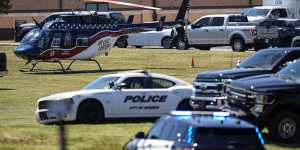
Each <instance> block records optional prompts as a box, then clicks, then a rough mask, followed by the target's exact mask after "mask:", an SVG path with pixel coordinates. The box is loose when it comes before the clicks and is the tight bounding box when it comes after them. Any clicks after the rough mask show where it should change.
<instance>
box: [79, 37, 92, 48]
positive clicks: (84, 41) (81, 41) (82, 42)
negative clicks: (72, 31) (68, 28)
mask: <svg viewBox="0 0 300 150" xmlns="http://www.w3.org/2000/svg"><path fill="white" fill-rule="evenodd" d="M76 46H83V47H87V46H89V39H88V38H87V37H80V38H77V39H76Z"/></svg>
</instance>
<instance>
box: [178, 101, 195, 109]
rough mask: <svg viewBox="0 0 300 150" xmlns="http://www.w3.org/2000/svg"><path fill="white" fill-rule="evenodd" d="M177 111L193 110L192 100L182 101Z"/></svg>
mask: <svg viewBox="0 0 300 150" xmlns="http://www.w3.org/2000/svg"><path fill="white" fill-rule="evenodd" d="M176 110H193V108H192V106H191V104H190V100H189V99H185V100H182V101H181V102H180V103H179V105H178V106H177V108H176Z"/></svg>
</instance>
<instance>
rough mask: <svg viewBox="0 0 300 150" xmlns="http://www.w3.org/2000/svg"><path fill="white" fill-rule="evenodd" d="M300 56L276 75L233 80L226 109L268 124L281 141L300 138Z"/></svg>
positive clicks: (260, 125)
mask: <svg viewBox="0 0 300 150" xmlns="http://www.w3.org/2000/svg"><path fill="white" fill-rule="evenodd" d="M299 68H300V59H298V60H296V61H293V62H292V63H291V64H289V65H288V66H286V67H285V68H283V69H282V70H280V71H279V72H278V73H276V74H273V75H260V76H253V77H249V78H244V79H240V80H236V81H233V82H232V83H231V84H230V85H228V86H227V87H226V96H227V100H226V103H227V105H228V106H229V107H228V108H227V109H226V110H227V111H229V112H231V113H235V114H236V115H237V116H240V117H242V118H244V119H247V120H249V121H251V122H252V123H254V124H256V125H257V126H259V127H260V128H261V129H262V128H263V127H267V128H268V130H269V133H270V135H271V137H272V138H273V139H274V140H275V141H278V142H284V143H291V142H299V140H300V111H299V110H300V100H299V99H300V97H299V92H300V82H299V81H300V69H299Z"/></svg>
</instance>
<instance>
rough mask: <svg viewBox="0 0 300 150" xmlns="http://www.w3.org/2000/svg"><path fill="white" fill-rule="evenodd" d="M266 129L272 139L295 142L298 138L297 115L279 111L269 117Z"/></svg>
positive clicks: (298, 120)
mask: <svg viewBox="0 0 300 150" xmlns="http://www.w3.org/2000/svg"><path fill="white" fill-rule="evenodd" d="M268 129H269V133H270V135H271V137H272V139H273V140H274V141H277V142H281V143H292V142H296V141H297V140H299V138H300V119H299V116H298V115H297V114H296V113H293V112H288V111H281V112H279V113H277V115H276V116H274V117H273V118H272V119H271V121H270V125H269V127H268Z"/></svg>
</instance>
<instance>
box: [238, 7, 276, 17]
mask: <svg viewBox="0 0 300 150" xmlns="http://www.w3.org/2000/svg"><path fill="white" fill-rule="evenodd" d="M269 11H270V9H255V8H250V9H247V10H246V11H244V12H243V15H244V16H267V14H268V12H269Z"/></svg>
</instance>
